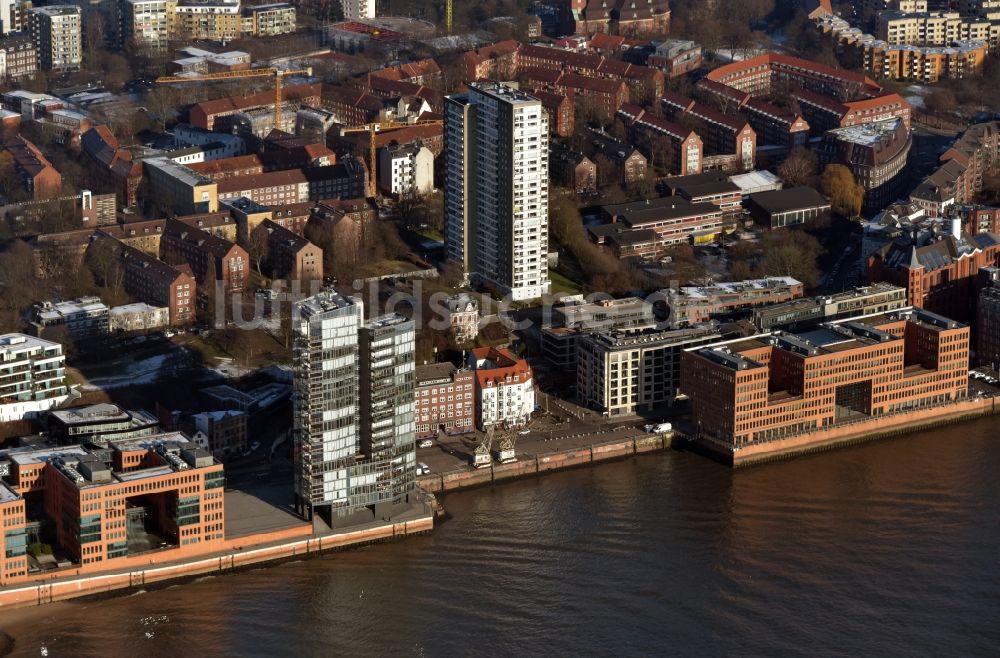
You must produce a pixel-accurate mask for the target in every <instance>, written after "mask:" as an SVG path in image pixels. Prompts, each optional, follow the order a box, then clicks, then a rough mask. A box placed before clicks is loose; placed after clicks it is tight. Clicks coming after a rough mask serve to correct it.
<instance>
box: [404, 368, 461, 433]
mask: <svg viewBox="0 0 1000 658" xmlns="http://www.w3.org/2000/svg"><path fill="white" fill-rule="evenodd" d="M415 379H416V389H415V391H414V394H415V396H416V410H415V412H414V418H415V419H416V437H417V439H427V438H434V437H436V436H437V435H438V432H440V431H443V432H444V433H445V434H448V435H449V436H450V435H454V434H464V433H466V432H471V431H472V430H473V429H475V422H476V401H475V392H474V390H473V389H474V381H475V377H474V376H473V373H472V371H471V370H467V369H461V370H460V369H458V368H456V367H455V366H454V365H452V364H450V363H434V364H429V365H423V366H417V369H416V377H415Z"/></svg>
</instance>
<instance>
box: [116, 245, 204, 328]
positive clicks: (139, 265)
mask: <svg viewBox="0 0 1000 658" xmlns="http://www.w3.org/2000/svg"><path fill="white" fill-rule="evenodd" d="M105 239H107V238H105ZM120 250H121V251H120V257H121V260H122V264H123V265H124V266H125V290H126V291H127V292H128V294H130V295H132V296H133V297H135V298H136V299H139V300H141V301H144V302H146V303H147V304H152V305H153V306H168V307H169V308H170V324H171V325H172V326H175V327H176V326H181V325H185V324H190V323H192V322H194V320H195V305H196V301H197V299H198V295H197V292H198V289H197V283H196V282H195V278H194V274H193V273H191V268H190V267H188V266H186V265H182V266H181V267H179V268H174V267H171V266H170V265H167V264H166V263H164V262H163V261H161V260H160V259H158V258H156V257H155V256H150V255H149V254H147V253H144V252H142V251H139V250H138V249H135V248H134V247H130V246H128V245H124V244H123V245H121V247H120Z"/></svg>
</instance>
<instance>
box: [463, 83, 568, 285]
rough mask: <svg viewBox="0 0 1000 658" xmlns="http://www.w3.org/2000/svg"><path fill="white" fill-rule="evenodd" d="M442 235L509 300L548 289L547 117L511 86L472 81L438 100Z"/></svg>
mask: <svg viewBox="0 0 1000 658" xmlns="http://www.w3.org/2000/svg"><path fill="white" fill-rule="evenodd" d="M444 140H445V158H446V160H445V163H446V175H445V184H444V192H445V242H446V246H447V250H448V258H449V260H452V261H454V262H458V263H460V264H461V265H462V266H463V268H464V271H465V272H466V273H467V274H468V275H469V277H470V278H471V279H472V280H473V281H476V282H480V283H489V284H492V285H495V286H497V287H498V288H500V289H501V290H503V291H504V292H506V293H508V294H510V296H511V297H512V298H513V299H515V300H522V299H533V298H536V297H541V296H542V295H543V294H546V293H548V292H549V279H548V262H547V256H548V210H549V204H548V184H549V163H548V153H549V152H548V141H549V124H548V117H547V115H546V113H545V111H544V110H543V109H542V104H541V101H539V100H538V99H536V98H534V97H533V96H530V95H529V94H527V93H524V92H522V91H519V90H518V89H517V88H516V87H513V86H510V85H507V84H500V83H492V82H490V83H478V84H472V85H470V86H469V91H468V92H467V93H464V94H458V95H455V96H449V97H448V98H447V99H446V102H445V127H444Z"/></svg>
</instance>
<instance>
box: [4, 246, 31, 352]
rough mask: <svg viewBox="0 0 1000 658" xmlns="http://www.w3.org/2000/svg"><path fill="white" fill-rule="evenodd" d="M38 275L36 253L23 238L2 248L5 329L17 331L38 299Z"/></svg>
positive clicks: (5, 330)
mask: <svg viewBox="0 0 1000 658" xmlns="http://www.w3.org/2000/svg"><path fill="white" fill-rule="evenodd" d="M37 287H38V284H37V280H36V279H35V256H34V254H33V253H32V251H31V247H30V246H29V245H28V243H27V242H24V241H23V240H15V241H13V242H11V243H9V244H7V246H6V249H4V250H3V251H2V252H0V291H3V294H0V311H2V316H0V328H2V331H3V332H4V333H7V332H11V331H16V330H17V325H18V320H19V318H20V316H21V313H22V312H24V310H25V309H26V308H28V307H29V306H30V305H31V304H32V303H34V302H36V301H38V300H37V299H35V297H36V289H37Z"/></svg>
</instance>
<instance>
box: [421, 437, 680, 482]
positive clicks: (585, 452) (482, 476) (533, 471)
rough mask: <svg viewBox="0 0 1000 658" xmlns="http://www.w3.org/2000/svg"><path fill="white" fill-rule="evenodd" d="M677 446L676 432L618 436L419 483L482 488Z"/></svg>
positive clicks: (444, 474)
mask: <svg viewBox="0 0 1000 658" xmlns="http://www.w3.org/2000/svg"><path fill="white" fill-rule="evenodd" d="M672 445H673V440H672V435H671V434H670V433H666V434H642V435H640V436H636V437H633V438H628V439H615V440H612V441H606V442H602V443H595V444H593V445H589V446H585V447H582V448H568V449H565V450H555V451H553V452H545V453H539V454H537V455H528V454H518V456H517V461H516V462H513V463H511V464H497V463H494V464H491V465H490V466H488V467H483V468H471V467H469V468H468V469H466V470H462V471H451V472H448V473H441V474H436V473H435V474H431V475H424V476H421V477H419V478H417V485H418V486H419V487H420V488H421V489H423V490H424V491H428V492H430V493H444V492H446V491H458V490H459V489H470V488H473V487H481V486H485V485H488V484H492V483H494V482H503V481H505V480H514V479H518V478H526V477H532V476H535V475H541V474H544V473H546V472H549V471H559V470H564V469H568V468H576V467H578V466H586V465H587V464H594V463H598V462H603V461H612V460H616V459H624V458H626V457H630V456H632V455H636V454H643V453H648V452H659V451H662V450H666V449H668V448H670V447H672Z"/></svg>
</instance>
